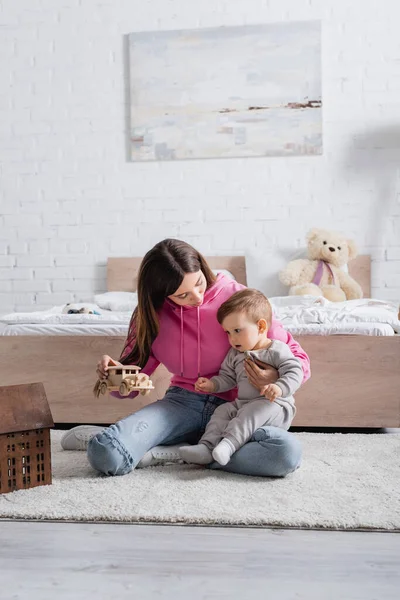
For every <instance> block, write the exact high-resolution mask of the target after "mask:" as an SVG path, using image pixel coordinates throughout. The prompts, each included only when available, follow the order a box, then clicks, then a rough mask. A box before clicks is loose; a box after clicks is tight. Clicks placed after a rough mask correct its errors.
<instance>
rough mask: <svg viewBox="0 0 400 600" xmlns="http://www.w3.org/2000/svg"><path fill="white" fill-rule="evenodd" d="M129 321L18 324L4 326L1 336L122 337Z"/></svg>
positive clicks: (0, 330)
mask: <svg viewBox="0 0 400 600" xmlns="http://www.w3.org/2000/svg"><path fill="white" fill-rule="evenodd" d="M128 326H129V319H128V320H127V322H126V323H125V324H118V323H114V324H113V323H86V324H79V323H77V324H75V325H74V324H62V323H59V324H45V323H31V324H29V323H18V324H14V325H10V324H8V325H4V326H3V328H2V329H1V328H0V335H3V336H7V335H104V336H112V335H122V336H124V337H125V336H126V335H127V333H128Z"/></svg>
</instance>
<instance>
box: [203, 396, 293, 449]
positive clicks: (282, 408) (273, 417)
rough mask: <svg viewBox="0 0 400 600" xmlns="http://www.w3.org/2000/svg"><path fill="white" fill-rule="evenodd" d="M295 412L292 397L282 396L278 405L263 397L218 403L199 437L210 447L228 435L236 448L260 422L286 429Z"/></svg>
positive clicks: (212, 447)
mask: <svg viewBox="0 0 400 600" xmlns="http://www.w3.org/2000/svg"><path fill="white" fill-rule="evenodd" d="M294 414H295V409H294V399H293V398H292V397H289V398H285V402H284V403H282V404H278V403H277V402H276V401H275V402H270V401H269V400H267V399H266V398H265V397H264V396H260V397H257V398H254V400H239V399H237V400H235V401H234V402H226V403H225V404H221V406H219V407H218V408H217V409H216V410H215V411H214V414H213V416H212V418H211V420H210V421H209V423H208V425H207V430H206V432H205V433H204V435H203V436H202V438H201V439H200V440H199V442H198V443H199V444H205V445H206V446H207V447H208V448H209V449H210V450H213V449H214V448H215V446H216V445H217V444H219V442H220V441H221V440H222V439H223V438H228V440H229V441H230V442H232V444H233V445H234V447H235V450H238V449H239V448H241V446H243V445H244V444H246V443H247V442H248V441H249V440H250V439H251V437H252V435H253V433H254V432H255V430H256V429H258V428H259V427H262V426H263V425H272V426H274V427H280V429H286V430H288V429H289V427H290V425H291V423H292V420H293V417H294Z"/></svg>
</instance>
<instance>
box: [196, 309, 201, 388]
mask: <svg viewBox="0 0 400 600" xmlns="http://www.w3.org/2000/svg"><path fill="white" fill-rule="evenodd" d="M200 352H201V350H200V308H199V307H197V377H200V362H201V360H200Z"/></svg>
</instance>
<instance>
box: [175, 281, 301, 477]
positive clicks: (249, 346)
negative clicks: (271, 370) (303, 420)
mask: <svg viewBox="0 0 400 600" xmlns="http://www.w3.org/2000/svg"><path fill="white" fill-rule="evenodd" d="M217 319H218V323H220V324H221V325H222V327H223V328H224V330H225V331H226V333H227V334H228V338H229V343H230V345H231V346H232V348H231V349H230V350H229V352H228V354H227V355H226V357H225V359H224V362H223V363H222V365H221V369H220V371H219V374H218V375H217V376H215V377H212V378H211V379H207V378H206V377H199V379H198V380H197V381H196V384H195V389H196V391H198V392H204V393H207V394H215V393H221V392H226V391H228V390H230V389H232V388H234V387H236V386H237V388H238V398H237V400H235V401H234V402H226V403H225V404H222V405H221V406H219V407H218V408H217V409H216V410H215V412H214V414H213V416H212V417H211V419H210V421H209V423H208V425H207V428H206V430H205V432H204V435H203V436H202V438H201V439H200V440H199V443H198V444H197V445H195V446H182V447H181V448H180V454H181V457H182V458H183V459H184V460H185V461H186V462H191V463H196V464H200V465H205V464H208V463H211V462H213V460H215V461H217V462H218V463H219V464H220V465H226V464H227V463H228V462H229V461H230V459H231V456H232V454H234V452H236V451H237V450H238V449H239V448H241V446H243V445H244V444H245V443H246V442H248V441H249V440H250V439H251V437H252V435H253V433H254V432H255V431H256V429H258V428H259V427H262V426H263V425H273V426H274V427H280V428H282V429H289V427H290V425H291V422H292V420H293V418H294V415H295V412H296V409H295V405H294V398H293V394H294V393H295V392H296V390H298V388H299V387H300V385H301V383H302V381H303V369H302V367H301V363H300V361H299V360H298V359H297V358H295V357H294V356H293V354H292V352H291V351H290V349H289V347H288V346H287V345H286V344H284V343H283V342H280V341H278V340H270V339H268V337H267V333H268V329H269V327H270V325H271V319H272V309H271V305H270V303H269V301H268V300H267V298H266V297H265V296H264V294H262V293H261V292H259V291H257V290H252V289H246V290H242V291H240V292H236V294H233V296H231V297H230V298H229V300H227V301H226V302H224V303H223V304H221V306H220V308H219V310H218V313H217ZM246 358H250V359H251V360H254V359H258V360H260V361H262V362H263V363H267V364H269V365H272V366H273V367H275V368H276V369H277V370H278V373H279V378H278V380H277V382H276V383H271V384H269V385H266V386H264V388H263V389H262V390H261V391H259V390H258V389H257V388H255V387H254V386H253V385H252V384H251V383H250V382H249V380H248V378H247V375H246V371H245V368H244V365H245V363H244V361H245V360H246Z"/></svg>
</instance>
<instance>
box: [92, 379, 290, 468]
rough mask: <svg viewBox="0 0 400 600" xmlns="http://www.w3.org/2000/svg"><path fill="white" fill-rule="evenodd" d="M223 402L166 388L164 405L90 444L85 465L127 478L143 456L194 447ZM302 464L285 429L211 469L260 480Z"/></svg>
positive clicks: (261, 433) (269, 430)
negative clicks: (170, 447)
mask: <svg viewBox="0 0 400 600" xmlns="http://www.w3.org/2000/svg"><path fill="white" fill-rule="evenodd" d="M223 403H224V400H221V399H220V398H217V397H216V396H212V395H206V394H197V393H195V392H190V391H188V390H185V389H182V388H179V387H170V388H169V389H168V390H167V393H166V395H165V396H164V398H163V399H162V400H158V401H157V402H155V403H153V404H149V405H148V406H145V407H144V408H142V409H141V410H139V411H138V412H136V413H134V414H133V415H130V416H129V417H126V418H125V419H122V421H118V422H117V423H115V425H111V426H110V427H107V428H106V429H104V430H103V431H102V432H101V433H99V434H98V435H96V436H95V437H94V438H92V439H91V440H90V442H89V446H88V459H89V462H90V464H91V465H92V467H93V468H94V469H96V470H97V471H100V472H101V473H105V474H106V475H125V474H126V473H129V472H130V471H131V470H132V469H134V468H135V466H136V465H137V464H138V462H139V461H140V459H141V458H142V456H143V455H144V454H145V453H146V452H147V451H148V450H150V448H153V447H154V446H158V445H159V444H163V445H172V444H180V443H183V442H187V443H194V444H195V443H197V441H198V440H199V439H200V437H201V436H202V434H203V433H204V430H205V428H206V425H207V423H208V421H209V420H210V418H211V415H212V414H213V412H214V410H215V409H216V408H217V406H220V405H221V404H223ZM300 462H301V446H300V443H299V441H298V440H297V439H296V438H295V437H294V436H293V434H291V433H288V432H287V431H285V430H283V429H278V428H277V427H272V426H268V424H267V425H265V426H264V427H261V428H260V429H257V430H256V431H255V432H254V434H253V437H252V438H251V440H250V442H248V443H247V444H245V445H244V446H242V447H241V448H239V450H238V451H237V452H235V454H234V455H233V456H232V458H231V460H230V461H229V463H228V464H227V465H225V466H223V467H222V466H221V465H219V464H218V463H216V462H214V463H212V464H211V465H210V468H211V469H222V470H223V471H230V472H231V473H241V474H243V475H256V476H261V477H284V476H285V475H287V474H288V473H291V472H292V471H294V470H295V469H297V468H298V466H299V465H300Z"/></svg>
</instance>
